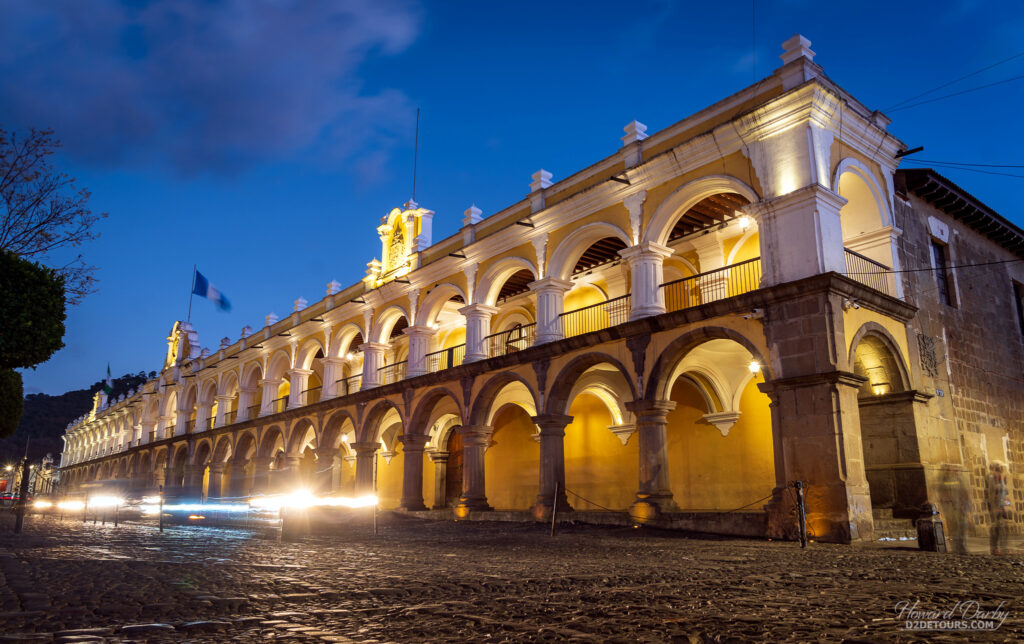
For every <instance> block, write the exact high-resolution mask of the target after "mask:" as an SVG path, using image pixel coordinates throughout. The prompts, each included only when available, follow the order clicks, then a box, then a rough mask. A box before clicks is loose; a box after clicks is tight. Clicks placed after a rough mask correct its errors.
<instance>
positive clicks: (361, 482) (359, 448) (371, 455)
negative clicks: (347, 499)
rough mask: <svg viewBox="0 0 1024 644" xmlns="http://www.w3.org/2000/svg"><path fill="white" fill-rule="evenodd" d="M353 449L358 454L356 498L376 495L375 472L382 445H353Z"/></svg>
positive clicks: (372, 442) (374, 442)
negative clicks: (378, 452)
mask: <svg viewBox="0 0 1024 644" xmlns="http://www.w3.org/2000/svg"><path fill="white" fill-rule="evenodd" d="M352 449H354V450H355V452H356V496H361V495H364V494H376V490H375V489H374V482H375V481H374V471H373V470H374V466H375V465H376V457H377V450H378V449H380V443H378V442H376V441H364V442H359V443H352Z"/></svg>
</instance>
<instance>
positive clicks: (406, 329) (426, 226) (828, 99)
mask: <svg viewBox="0 0 1024 644" xmlns="http://www.w3.org/2000/svg"><path fill="white" fill-rule="evenodd" d="M809 44H810V43H809V42H807V41H806V39H802V38H799V37H797V38H794V39H791V40H789V41H787V42H786V43H785V44H784V49H785V53H784V54H783V56H782V59H783V65H782V66H781V67H779V68H778V69H777V70H776V71H775V72H774V73H773V74H772V76H770V77H769V78H768V79H766V80H765V81H762V82H760V83H758V84H757V85H754V86H751V87H748V88H746V89H744V90H742V91H740V92H738V93H737V94H735V95H733V96H730V97H728V98H726V99H724V100H723V101H720V102H718V103H716V104H715V105H713V106H711V107H709V108H707V109H706V110H703V111H702V112H700V113H698V114H696V115H694V116H691V117H689V118H687V119H684V120H683V121H680V122H679V123H677V124H675V125H672V126H670V127H668V128H666V129H665V130H663V131H661V132H658V133H655V134H652V135H650V136H647V134H646V130H645V128H644V127H643V125H642V124H639V123H636V122H633V123H630V124H629V125H628V126H627V127H626V136H625V137H623V147H622V148H621V149H620V150H619V151H618V152H617V153H615V154H614V155H612V156H610V157H608V158H606V159H604V160H601V161H599V162H597V163H596V164H594V165H592V166H590V167H588V168H586V169H584V170H581V171H580V172H578V173H576V174H574V175H572V176H570V177H569V178H567V179H565V180H562V181H558V182H553V181H552V177H551V175H550V173H548V172H546V171H543V170H541V171H538V172H537V173H535V174H534V175H533V181H532V183H530V192H529V194H528V195H527V196H526V197H525V198H524V199H523V200H521V201H520V202H518V203H516V204H512V205H510V206H509V207H508V208H506V209H504V210H502V211H500V212H497V213H494V214H491V215H490V216H488V217H483V216H482V213H481V212H480V211H479V209H477V208H475V207H470V208H469V209H468V210H467V211H466V213H465V218H464V219H463V220H462V223H463V227H462V228H461V229H460V230H459V231H458V232H457V233H456V234H454V235H452V236H451V237H448V238H446V239H443V240H440V241H436V242H435V241H434V240H433V239H432V226H433V218H434V216H435V213H433V212H432V211H430V210H427V209H425V208H421V207H420V206H419V205H418V204H415V203H412V202H409V203H406V204H405V205H404V206H403V207H402V208H395V209H393V210H392V211H391V212H390V213H389V214H388V215H386V216H385V217H384V218H383V219H382V221H381V225H380V227H379V228H378V229H377V232H378V234H379V235H380V240H381V259H379V260H378V259H373V260H372V261H370V262H369V263H368V265H367V274H366V276H365V277H364V278H362V279H361V280H360V281H358V282H356V283H355V284H353V285H352V286H350V287H348V288H346V289H342V288H341V287H340V285H339V284H338V283H337V282H334V281H332V282H331V283H329V284H328V285H327V292H326V296H325V297H324V298H322V299H320V300H319V301H316V302H313V303H309V302H307V301H306V300H305V299H303V298H299V299H297V300H296V301H295V306H294V309H293V312H292V313H291V314H290V315H288V316H285V317H281V318H279V317H278V316H277V315H274V314H271V315H268V316H267V318H266V326H264V327H263V328H261V329H259V330H256V331H253V330H252V329H251V328H249V327H245V328H244V329H243V330H242V333H241V337H240V338H238V339H237V340H234V341H233V340H232V339H230V338H225V339H224V340H222V341H221V343H220V349H219V350H217V351H209V350H203V349H201V348H200V345H199V336H198V332H197V331H196V330H195V329H193V328H192V327H191V325H189V324H188V323H185V322H178V323H175V325H174V327H173V328H172V331H171V333H170V334H169V337H168V339H167V341H168V345H167V346H168V349H167V355H166V359H165V362H164V366H163V369H162V370H161V372H160V375H159V377H158V378H156V379H154V380H153V381H151V382H148V383H146V384H145V385H144V386H143V387H142V388H141V390H140V391H138V392H133V393H131V394H130V395H129V396H128V397H127V398H124V399H119V400H114V401H108V400H106V399H105V397H103V396H102V395H98V397H97V399H96V404H95V405H94V408H93V410H92V411H91V412H90V413H89V414H88V415H87V416H86V417H83V418H82V419H80V420H79V421H77V422H76V423H74V424H73V425H72V426H71V427H69V429H68V432H67V434H66V436H65V440H66V449H65V451H64V453H63V454H62V460H61V466H62V487H63V489H64V491H65V492H68V493H83V494H84V493H85V492H86V491H87V490H90V489H91V490H95V489H97V487H101V488H102V487H107V488H118V489H120V490H121V491H122V492H123V493H124V494H128V495H133V496H141V495H142V494H151V493H153V491H156V490H162V491H163V493H164V494H165V496H167V497H168V498H170V497H175V498H179V499H189V500H196V499H209V498H225V497H235V498H241V499H245V498H250V497H253V496H260V495H268V494H269V495H273V494H279V493H286V492H290V491H294V490H296V489H302V490H306V491H309V492H310V493H312V494H315V495H319V496H322V497H338V496H352V495H365V494H369V493H375V494H376V495H377V496H378V498H379V503H380V505H381V506H382V507H385V508H400V509H403V510H405V511H409V512H424V511H426V510H425V509H426V508H434V509H437V510H442V511H444V512H448V513H450V516H453V517H455V518H459V519H463V518H473V517H474V516H479V513H482V512H493V511H494V510H502V511H511V512H512V514H509V515H507V516H519V517H522V518H524V519H525V518H527V517H533V518H536V519H541V520H546V519H547V518H549V517H550V515H551V512H552V511H553V510H554V509H555V508H556V507H557V508H558V509H559V510H560V511H563V512H576V513H580V516H583V515H584V514H585V515H586V516H588V517H591V518H593V517H595V516H597V515H598V514H601V513H603V514H601V517H602V518H601V519H600V520H602V521H606V522H616V521H617V522H621V523H627V524H628V523H634V522H651V523H654V524H657V525H662V526H665V527H685V528H687V529H705V530H708V531H719V532H728V533H734V534H743V535H748V536H749V535H751V534H761V535H763V536H770V537H782V538H792V537H793V536H794V535H796V534H797V519H796V517H797V510H796V507H795V505H794V503H795V496H794V494H793V492H792V490H793V485H794V483H795V482H796V481H801V482H803V484H804V486H805V489H806V499H807V507H806V516H807V523H808V528H809V531H810V534H811V536H812V537H814V538H817V539H821V540H830V541H839V542H850V541H857V540H869V539H872V538H874V537H875V536H876V534H875V524H876V517H878V516H879V513H882V514H883V515H884V514H886V513H888V515H889V516H890V517H896V518H902V519H903V520H907V519H913V518H915V517H916V516H917V515H918V514H919V513H920V512H921V506H922V504H923V503H925V502H931V503H937V504H939V506H940V508H941V510H942V512H943V514H944V515H947V516H948V517H949V519H950V522H951V523H950V525H951V528H952V530H953V532H954V534H955V535H957V536H960V535H966V534H967V533H968V532H969V531H973V532H978V531H980V530H985V529H986V523H985V521H984V520H983V519H984V517H983V515H984V514H985V513H984V512H983V503H982V501H983V498H982V495H983V490H984V483H985V471H984V469H985V467H986V466H987V463H988V461H989V460H992V458H994V456H993V455H997V456H999V457H1000V458H1002V459H1004V460H1005V461H1007V462H1009V463H1010V466H1011V471H1012V472H1013V473H1014V476H1016V475H1017V468H1018V467H1019V466H1020V453H1019V450H1020V446H1021V443H1020V432H1021V419H1020V406H1019V405H1020V402H1019V400H1014V399H1013V393H1014V392H1015V391H1019V389H1020V388H1019V382H1020V380H1019V378H1020V373H1021V369H1020V366H1021V347H1020V340H1021V337H1022V336H1021V334H1020V333H1016V334H1015V335H1013V336H1012V337H1010V335H1009V330H1011V329H1012V323H1013V321H1014V318H1013V316H1012V307H1011V306H1009V305H1008V304H1007V303H1006V302H1003V301H1002V300H1001V299H1000V298H1001V297H1002V295H1000V294H1002V293H1008V292H1012V289H1010V290H1009V291H1007V280H1008V279H1009V275H1010V274H1011V273H1010V272H1012V271H1017V270H1018V267H1019V265H1013V264H1003V265H998V266H997V265H992V266H991V267H990V268H989V269H986V270H985V271H984V272H983V273H979V274H978V275H979V276H980V277H973V275H974V274H973V273H971V274H967V273H964V272H963V270H966V269H963V270H962V269H952V277H951V281H950V285H951V289H952V293H953V297H955V298H956V302H957V304H958V306H957V307H949V306H947V305H944V304H941V303H939V302H937V301H936V300H935V297H933V296H929V295H928V292H929V291H928V287H929V286H928V283H927V280H928V279H929V273H927V272H914V271H917V270H918V267H920V266H922V262H928V261H931V255H929V254H928V253H929V252H933V250H932V248H931V246H930V245H929V243H928V235H932V236H934V235H940V236H942V235H945V236H946V237H947V238H949V239H951V240H952V241H951V242H950V243H949V244H948V246H949V250H950V253H951V257H950V259H951V261H950V264H951V265H957V264H962V263H965V262H976V261H986V260H985V258H990V259H991V258H997V259H998V258H1003V259H1006V258H1011V257H1013V255H1012V253H1013V252H1017V253H1018V255H1019V253H1020V250H1019V247H1014V246H1013V244H1015V243H1018V241H1019V239H1020V238H1021V237H1022V235H1021V232H1020V231H1019V230H1018V229H1016V228H1013V227H1012V226H1009V227H1006V225H1004V224H1005V222H1004V224H1000V225H1003V228H1002V229H1000V231H1001V232H1000V235H999V236H997V237H993V236H991V235H989V236H988V237H986V236H985V235H981V234H979V233H977V232H976V231H975V229H974V228H971V227H970V226H967V225H966V224H964V223H962V222H961V220H960V219H957V217H958V216H960V215H958V214H957V213H952V214H950V213H944V212H940V211H939V210H935V209H934V208H933V207H932V206H931V205H929V203H928V202H926V201H925V200H924V199H923V198H921V197H919V196H918V195H917V193H916V192H915V189H914V186H917V185H918V184H917V183H915V182H913V181H904V179H906V178H908V177H909V176H910V175H903V174H900V173H898V172H897V171H896V160H895V159H896V156H897V155H896V153H897V152H898V151H899V150H900V149H902V148H903V147H904V146H903V145H902V144H901V143H900V141H898V140H897V139H896V138H895V137H893V136H892V135H891V134H889V133H887V132H886V128H887V126H888V124H889V121H888V119H887V118H886V117H885V116H884V115H882V114H880V113H878V112H877V111H872V110H870V109H868V108H866V107H865V106H863V105H861V104H860V103H858V102H857V101H856V100H855V99H854V98H853V97H851V96H849V95H848V94H846V93H845V92H844V91H843V90H842V89H841V88H839V87H838V86H836V85H835V84H833V83H832V82H831V81H829V80H828V79H827V78H826V77H825V76H824V75H823V74H822V71H821V68H820V67H818V66H817V65H816V64H814V62H813V56H814V54H813V52H812V51H811V50H810V49H809ZM897 187H898V188H899V189H898V190H897ZM919 192H920V190H919ZM929 209H931V210H929ZM932 210H934V212H932ZM979 212H980V211H979ZM982 215H984V217H988V219H987V220H984V221H982V222H981V224H979V225H983V226H984V225H991V224H992V222H995V221H997V220H996V219H993V217H998V215H994V213H986V212H982V214H981V215H978V214H977V213H975V214H974V215H972V216H974V217H975V218H976V219H977V217H981V218H982V219H984V217H982ZM929 217H932V218H933V219H935V220H938V221H939V224H936V223H935V222H934V221H932V220H930V219H929ZM441 220H442V216H439V222H440V221H441ZM972 221H974V220H973V219H972ZM979 221H981V220H979ZM929 222H931V223H929ZM975 223H977V222H975ZM940 224H941V225H940ZM943 226H945V228H943ZM933 229H934V230H933ZM943 230H945V231H946V232H945V233H943V232H942V231H943ZM950 231H952V232H950ZM950 235H952V237H950ZM1013 248H1017V250H1015V251H1014V250H1012V249H1013ZM1006 249H1011V250H1006ZM904 269H909V272H908V271H906V270H904ZM971 270H975V269H971ZM978 270H982V269H978ZM1000 271H1002V272H1000ZM1008 271H1010V272H1008ZM1013 275H1016V277H1015V278H1014V279H1018V280H1019V278H1020V275H1019V273H1013ZM975 280H978V281H975ZM985 280H989V281H988V282H986V281H985ZM1000 289H1001V290H1000ZM994 294H995V295H996V297H993V295H994ZM986 297H987V298H988V299H985V298H986ZM975 299H976V300H977V302H974V300H975ZM943 307H946V308H949V309H950V310H945V309H944V308H943ZM968 312H970V315H968V314H967V313H968ZM1002 333H1006V334H1007V336H1006V337H1007V338H1008V339H1007V342H1010V341H1011V340H1012V341H1014V342H1017V345H1015V347H1012V348H1010V349H1007V348H1006V347H1005V346H1001V345H1000V344H996V343H993V342H991V338H992V337H993V336H994V335H997V334H998V335H1000V337H1002V336H1001V334H1002ZM947 356H948V357H947ZM1001 374H1005V375H1001ZM1015 378H1016V380H1015ZM1015 387H1016V389H1015ZM995 445H1005V446H1006V447H1005V450H1004V452H1005V453H1004V452H999V453H998V454H996V452H994V451H993V450H995V447H994V446H995ZM1014 489H1015V490H1021V489H1022V488H1021V486H1020V485H1016V484H1015V486H1014ZM1015 498H1016V499H1017V503H1018V504H1019V503H1020V500H1019V497H1015ZM964 499H971V500H972V503H973V504H972V505H970V506H969V507H970V509H969V510H967V511H964V510H963V508H964V507H967V501H965V500H964ZM1017 510H1018V513H1017V514H1016V515H1015V517H1019V516H1020V515H1019V508H1018V509H1017ZM1015 520H1017V519H1015ZM968 523H969V524H970V525H968ZM908 525H909V522H908Z"/></svg>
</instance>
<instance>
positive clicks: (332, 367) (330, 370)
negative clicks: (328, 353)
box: [320, 358, 345, 400]
mask: <svg viewBox="0 0 1024 644" xmlns="http://www.w3.org/2000/svg"><path fill="white" fill-rule="evenodd" d="M323 365H324V385H323V389H322V390H321V391H320V400H327V399H328V398H335V397H337V395H338V380H340V379H341V374H342V373H343V371H342V370H343V369H344V365H345V359H344V358H324V359H323Z"/></svg>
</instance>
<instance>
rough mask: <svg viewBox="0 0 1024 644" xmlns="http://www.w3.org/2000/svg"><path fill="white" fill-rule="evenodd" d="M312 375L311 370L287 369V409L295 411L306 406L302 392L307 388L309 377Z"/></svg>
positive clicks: (304, 395)
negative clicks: (288, 385)
mask: <svg viewBox="0 0 1024 644" xmlns="http://www.w3.org/2000/svg"><path fill="white" fill-rule="evenodd" d="M312 374H313V370H312V369H289V370H288V383H289V384H290V387H289V388H288V409H295V408H296V407H302V406H304V405H305V404H306V394H304V393H303V392H304V391H306V389H308V388H309V377H310V376H311V375H312Z"/></svg>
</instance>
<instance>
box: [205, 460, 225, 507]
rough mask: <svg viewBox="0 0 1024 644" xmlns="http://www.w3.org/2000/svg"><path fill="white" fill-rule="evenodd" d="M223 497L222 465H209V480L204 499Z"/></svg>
mask: <svg viewBox="0 0 1024 644" xmlns="http://www.w3.org/2000/svg"><path fill="white" fill-rule="evenodd" d="M222 496H224V463H210V478H209V480H208V483H207V489H206V497H207V498H210V499H219V498H220V497H222Z"/></svg>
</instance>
